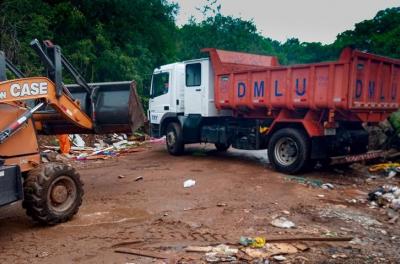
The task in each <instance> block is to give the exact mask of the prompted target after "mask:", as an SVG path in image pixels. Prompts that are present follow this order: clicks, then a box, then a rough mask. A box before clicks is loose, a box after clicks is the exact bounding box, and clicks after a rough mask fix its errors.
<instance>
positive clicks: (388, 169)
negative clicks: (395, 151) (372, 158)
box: [368, 163, 400, 179]
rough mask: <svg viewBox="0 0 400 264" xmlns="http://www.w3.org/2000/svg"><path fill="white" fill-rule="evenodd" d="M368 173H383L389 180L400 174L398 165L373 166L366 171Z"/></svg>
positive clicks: (382, 164) (399, 165)
mask: <svg viewBox="0 0 400 264" xmlns="http://www.w3.org/2000/svg"><path fill="white" fill-rule="evenodd" d="M368 171H369V172H383V173H385V174H386V175H387V176H388V177H387V178H388V179H391V178H393V177H395V176H396V175H397V173H398V172H400V163H380V164H375V165H373V166H371V167H369V169H368Z"/></svg>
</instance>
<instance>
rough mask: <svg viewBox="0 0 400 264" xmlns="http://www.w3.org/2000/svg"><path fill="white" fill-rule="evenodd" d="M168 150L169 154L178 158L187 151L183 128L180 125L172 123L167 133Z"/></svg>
mask: <svg viewBox="0 0 400 264" xmlns="http://www.w3.org/2000/svg"><path fill="white" fill-rule="evenodd" d="M166 138H167V149H168V152H169V154H171V155H174V156H178V155H181V154H182V153H183V151H184V150H185V145H184V144H183V135H182V128H181V126H180V125H179V124H178V123H175V122H174V123H170V124H168V126H167V131H166Z"/></svg>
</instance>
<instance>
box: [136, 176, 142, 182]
mask: <svg viewBox="0 0 400 264" xmlns="http://www.w3.org/2000/svg"><path fill="white" fill-rule="evenodd" d="M141 180H143V176H139V177H136V178H135V181H141Z"/></svg>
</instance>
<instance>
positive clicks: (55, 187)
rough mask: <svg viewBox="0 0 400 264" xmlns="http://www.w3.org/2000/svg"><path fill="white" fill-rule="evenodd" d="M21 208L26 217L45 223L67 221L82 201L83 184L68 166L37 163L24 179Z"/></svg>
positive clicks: (56, 163)
mask: <svg viewBox="0 0 400 264" xmlns="http://www.w3.org/2000/svg"><path fill="white" fill-rule="evenodd" d="M24 195H25V198H24V201H23V203H22V205H23V207H24V208H25V209H26V213H27V215H28V216H30V217H32V218H33V219H34V220H36V221H37V222H39V223H40V224H44V225H55V224H58V223H62V222H66V221H68V220H70V219H71V218H72V217H73V216H74V215H75V214H76V213H77V212H78V210H79V207H80V205H81V204H82V196H83V183H82V182H81V180H80V176H79V174H78V173H77V172H76V170H75V169H74V168H73V167H71V166H70V165H67V164H64V163H58V162H50V163H43V164H40V165H39V166H38V167H37V168H35V169H33V170H31V171H30V172H29V173H28V176H27V178H26V179H25V182H24Z"/></svg>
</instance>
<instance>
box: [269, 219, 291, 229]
mask: <svg viewBox="0 0 400 264" xmlns="http://www.w3.org/2000/svg"><path fill="white" fill-rule="evenodd" d="M271 225H273V226H275V227H279V228H294V227H295V226H296V225H295V224H294V223H293V222H292V221H290V220H288V219H286V218H285V217H278V218H275V219H274V220H272V221H271Z"/></svg>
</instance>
